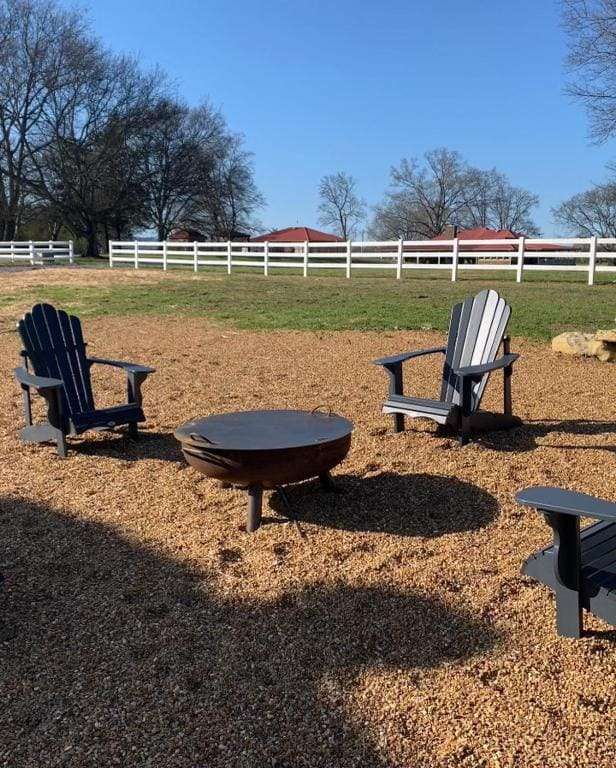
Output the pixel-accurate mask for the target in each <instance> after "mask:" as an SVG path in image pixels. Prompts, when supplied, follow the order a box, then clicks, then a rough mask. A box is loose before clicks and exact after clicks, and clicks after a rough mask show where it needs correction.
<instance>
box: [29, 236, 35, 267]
mask: <svg viewBox="0 0 616 768" xmlns="http://www.w3.org/2000/svg"><path fill="white" fill-rule="evenodd" d="M28 242H29V246H28V248H29V252H30V263H31V264H32V265H34V243H33V242H32V240H29V241H28Z"/></svg>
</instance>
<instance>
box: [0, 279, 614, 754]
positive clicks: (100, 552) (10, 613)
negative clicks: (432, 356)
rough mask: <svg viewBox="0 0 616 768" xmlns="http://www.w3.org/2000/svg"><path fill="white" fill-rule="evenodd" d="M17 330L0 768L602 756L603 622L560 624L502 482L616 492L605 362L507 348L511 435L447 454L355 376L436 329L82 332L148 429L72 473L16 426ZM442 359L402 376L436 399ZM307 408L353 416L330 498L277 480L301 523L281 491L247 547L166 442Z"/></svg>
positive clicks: (79, 460) (7, 345) (607, 703)
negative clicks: (208, 417) (142, 381)
mask: <svg viewBox="0 0 616 768" xmlns="http://www.w3.org/2000/svg"><path fill="white" fill-rule="evenodd" d="M56 275H57V273H54V275H53V278H50V279H59V278H58V277H57V276H56ZM4 279H5V280H10V281H13V286H20V285H22V284H23V281H24V280H27V279H29V275H27V274H26V275H25V276H24V275H11V276H9V277H6V278H4ZM39 279H40V278H39ZM71 279H74V280H78V279H79V277H78V276H76V277H72V278H71ZM101 279H102V278H101ZM105 279H106V278H105ZM118 279H120V278H118ZM124 279H126V278H124ZM15 315H16V312H15V309H14V307H12V308H11V310H10V311H9V310H8V309H6V308H5V309H4V310H2V313H1V314H0V328H1V329H2V330H3V331H5V332H4V333H0V366H1V367H0V397H1V402H2V404H3V406H2V409H1V410H0V466H1V470H0V486H1V487H0V571H1V572H2V573H3V575H4V583H3V585H2V587H1V588H0V701H2V706H1V707H0V765H1V766H6V768H34V767H36V768H38V767H39V766H45V767H50V768H51V767H52V766H70V767H71V768H73V767H74V768H81V767H82V766H88V767H89V766H135V767H138V768H141V767H143V768H145V766H148V767H152V768H167V767H169V768H171V767H173V768H219V767H220V768H222V767H223V766H224V767H225V768H231V767H233V768H235V767H236V766H237V767H238V768H262V767H267V766H271V767H276V768H307V767H308V766H311V767H313V766H314V767H316V766H319V767H322V768H326V767H327V768H334V767H335V768H337V767H340V768H347V767H350V766H357V767H358V768H359V767H360V766H361V767H362V768H364V767H366V768H428V767H432V766H439V767H441V766H442V767H443V768H446V767H449V766H456V767H457V768H459V767H460V766H472V767H475V766H477V767H479V766H485V768H497V767H498V768H500V767H501V766H502V767H504V766H511V767H513V766H519V767H520V768H531V767H534V766H536V767H537V768H556V767H557V766H567V767H569V766H579V767H581V766H588V767H589V768H590V767H592V768H613V765H614V747H615V744H616V685H615V682H616V675H615V672H616V632H615V631H614V630H611V629H610V628H609V627H607V626H606V625H604V624H601V623H600V622H598V621H595V620H592V619H590V620H588V621H587V626H588V629H589V630H590V633H589V634H588V635H587V636H586V637H585V638H584V639H582V640H581V641H572V640H565V639H559V638H558V637H556V635H555V631H554V606H553V599H552V596H551V594H550V592H549V591H548V590H547V589H544V588H543V587H540V586H538V585H535V584H534V583H532V582H531V581H530V580H528V579H526V578H525V577H523V576H521V575H520V566H521V563H522V561H523V559H524V558H525V557H526V556H527V555H529V554H530V553H531V552H532V551H534V549H536V548H537V547H539V546H540V545H542V544H544V543H545V542H547V541H549V538H550V535H549V529H548V528H547V526H546V525H545V523H544V522H543V521H542V519H541V518H540V516H539V515H537V514H536V513H534V512H533V511H531V510H525V509H522V508H520V507H518V506H516V504H515V503H514V501H513V495H514V493H515V491H516V489H518V488H521V487H523V486H525V485H529V484H537V483H554V484H558V485H562V486H564V487H568V488H572V489H577V490H582V491H586V492H589V493H595V494H597V495H600V496H604V497H606V498H614V499H616V473H615V471H614V470H615V468H616V466H615V451H616V427H615V425H616V413H615V406H614V388H615V384H616V367H614V366H609V365H604V364H601V363H599V362H597V361H594V360H583V361H578V360H572V359H570V358H560V357H557V356H556V355H555V354H554V353H552V352H551V351H550V350H549V348H548V347H547V346H543V345H537V344H531V343H528V342H524V341H522V340H517V339H514V344H513V346H514V349H515V350H516V351H520V352H521V353H522V355H523V357H522V359H521V360H520V362H519V363H518V365H517V366H516V367H517V371H516V374H515V375H514V380H513V381H514V403H515V410H516V412H517V413H518V414H519V415H520V416H522V417H523V418H524V420H525V422H526V426H524V427H523V428H521V429H518V430H515V431H514V432H511V433H501V434H494V435H488V436H486V437H485V438H483V439H482V440H481V441H480V442H478V443H474V444H471V445H470V446H467V447H466V448H464V449H460V448H459V447H458V446H457V445H456V443H455V441H453V440H452V439H450V438H448V437H446V436H445V437H443V436H437V435H435V434H434V429H433V427H432V426H431V425H429V424H428V423H427V422H416V423H411V424H410V426H409V428H408V431H407V432H405V433H404V434H399V435H395V434H392V433H391V429H390V420H389V419H387V418H386V417H383V416H382V415H381V414H380V412H379V402H380V400H381V398H382V396H383V394H384V392H385V389H386V382H385V377H384V376H383V374H382V373H381V372H380V371H379V370H378V369H376V368H375V367H373V366H371V365H370V363H369V361H370V360H371V359H373V358H375V357H377V356H379V355H383V354H386V353H393V352H396V351H400V350H402V349H406V348H415V347H421V346H433V345H434V344H435V343H440V342H441V340H442V336H440V335H439V334H436V333H430V332H426V333H423V332H422V333H400V332H395V333H380V334H377V333H355V332H340V333H299V332H277V333H256V332H237V331H233V330H229V329H226V328H222V327H217V326H215V325H212V324H211V323H209V322H208V321H207V319H202V320H195V319H190V320H187V319H181V320H172V319H168V318H167V319H156V318H131V319H124V318H103V319H90V318H86V319H85V321H84V325H85V331H86V334H87V339H88V341H89V342H90V350H91V352H92V353H93V354H96V355H100V356H110V357H115V358H120V359H129V360H134V361H138V362H143V363H147V364H151V365H153V366H155V367H156V368H157V373H156V374H155V375H154V376H152V377H151V378H150V379H149V380H148V382H147V384H146V386H145V388H144V394H145V411H146V415H147V417H148V421H147V424H146V427H145V433H144V435H143V437H142V438H141V439H140V440H139V441H138V442H132V441H129V440H127V439H126V438H124V437H123V436H122V435H114V434H111V435H109V434H94V433H92V434H88V435H86V436H85V437H84V438H82V439H75V440H72V441H71V443H70V454H69V458H68V459H66V460H61V459H58V458H57V457H56V456H55V454H54V451H53V449H52V448H51V447H48V446H22V445H21V444H20V443H19V441H18V439H17V429H18V427H19V426H20V425H21V420H22V414H21V396H20V393H19V390H18V388H17V386H16V385H15V383H14V382H13V380H12V375H11V369H12V367H13V366H14V365H15V364H16V361H17V357H16V356H17V351H18V340H17V338H16V336H15V335H14V334H13V333H11V332H8V331H9V329H10V328H11V327H12V325H13V321H14V319H15ZM438 362H440V361H438V360H421V361H418V362H416V363H412V364H411V365H410V366H409V368H408V373H409V383H410V382H412V385H413V388H414V390H415V392H417V393H418V394H420V395H421V394H423V395H429V394H431V393H434V392H435V387H436V382H437V379H438ZM95 391H96V394H97V396H98V398H99V402H100V404H111V403H113V402H117V401H118V400H119V399H120V398H121V397H122V396H123V381H122V377H121V375H119V374H118V373H117V372H111V371H103V370H100V371H96V375H95ZM500 397H501V382H500V379H499V378H496V377H495V378H494V380H493V381H492V382H491V384H490V387H489V394H488V398H487V404H488V405H495V406H496V405H498V404H499V402H500ZM318 405H324V406H331V407H332V408H333V409H334V410H336V411H338V412H339V413H341V414H344V415H345V416H348V417H349V418H351V419H353V421H354V422H355V427H356V429H355V434H354V438H353V445H352V449H351V453H350V455H349V457H348V459H347V461H346V462H345V463H344V464H343V465H341V466H340V467H339V468H338V470H337V471H336V475H337V478H338V480H339V484H340V487H341V492H340V493H338V494H324V493H322V492H321V491H320V490H318V489H317V488H316V487H315V486H314V485H313V484H307V485H302V486H297V487H295V488H292V489H290V493H289V495H290V498H291V502H292V505H293V508H294V519H293V520H292V521H289V520H287V519H285V517H284V508H283V507H282V505H281V502H280V499H279V498H277V495H276V494H269V495H268V497H267V501H266V508H265V521H264V525H263V526H262V528H261V529H259V531H258V532H257V533H256V534H253V535H249V534H246V533H244V531H243V524H244V514H245V496H244V494H243V493H242V492H240V491H236V490H233V489H223V488H221V487H219V486H218V485H217V484H216V483H214V482H212V481H210V480H208V479H206V478H204V477H202V476H200V475H199V474H197V473H196V472H195V471H193V470H192V469H189V468H188V467H186V466H185V464H184V463H183V461H182V458H181V455H180V453H179V450H178V446H177V445H176V443H175V441H174V439H173V437H172V432H173V429H174V428H175V427H176V426H177V425H178V424H179V423H181V422H183V421H186V420H187V419H189V418H191V417H194V416H197V415H205V414H208V413H212V412H217V411H223V410H229V409H246V408H260V407H302V408H313V407H314V406H318Z"/></svg>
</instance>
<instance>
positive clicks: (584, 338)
mask: <svg viewBox="0 0 616 768" xmlns="http://www.w3.org/2000/svg"><path fill="white" fill-rule="evenodd" d="M593 340H594V336H593V334H592V333H577V332H576V331H568V332H566V333H561V334H560V335H559V336H555V337H554V338H553V339H552V349H553V350H554V352H560V353H561V354H563V355H577V356H579V357H592V356H593V354H594V353H593V352H591V351H590V345H591V342H592V341H593Z"/></svg>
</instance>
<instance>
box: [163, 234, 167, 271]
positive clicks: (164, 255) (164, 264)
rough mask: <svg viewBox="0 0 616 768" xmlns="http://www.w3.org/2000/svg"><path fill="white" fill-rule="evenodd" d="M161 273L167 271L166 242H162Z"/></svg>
mask: <svg viewBox="0 0 616 768" xmlns="http://www.w3.org/2000/svg"><path fill="white" fill-rule="evenodd" d="M163 271H164V272H166V271H167V241H166V240H163Z"/></svg>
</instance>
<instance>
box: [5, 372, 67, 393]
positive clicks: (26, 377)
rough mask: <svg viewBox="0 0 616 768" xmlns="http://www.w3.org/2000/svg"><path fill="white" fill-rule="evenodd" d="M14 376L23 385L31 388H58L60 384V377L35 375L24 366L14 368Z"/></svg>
mask: <svg viewBox="0 0 616 768" xmlns="http://www.w3.org/2000/svg"><path fill="white" fill-rule="evenodd" d="M13 373H14V374H15V378H16V379H17V381H18V382H19V383H20V384H22V385H23V386H24V387H32V388H33V389H38V390H42V389H59V388H60V387H61V386H62V381H61V380H60V379H50V378H47V377H45V376H35V374H33V373H30V371H27V370H26V369H25V368H15V369H14V370H13Z"/></svg>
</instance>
